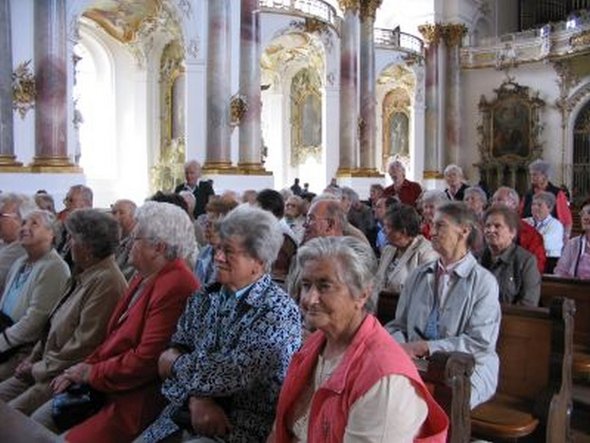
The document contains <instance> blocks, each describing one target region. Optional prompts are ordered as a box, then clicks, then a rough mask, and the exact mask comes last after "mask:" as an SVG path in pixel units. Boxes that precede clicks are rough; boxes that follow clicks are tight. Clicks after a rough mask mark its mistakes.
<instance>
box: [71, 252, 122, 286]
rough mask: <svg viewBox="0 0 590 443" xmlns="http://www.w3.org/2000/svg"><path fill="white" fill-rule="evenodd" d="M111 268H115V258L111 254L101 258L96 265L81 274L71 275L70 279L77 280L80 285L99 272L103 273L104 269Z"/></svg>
mask: <svg viewBox="0 0 590 443" xmlns="http://www.w3.org/2000/svg"><path fill="white" fill-rule="evenodd" d="M113 266H117V264H116V263H115V256H114V255H113V254H111V255H109V256H108V257H106V258H103V259H102V260H101V261H99V262H98V263H95V264H93V265H92V266H90V267H89V268H87V269H84V270H83V271H82V272H80V273H78V274H76V275H73V276H72V278H74V279H76V280H78V282H79V283H80V284H84V283H86V282H87V281H88V280H90V279H91V278H93V277H94V274H97V273H99V272H103V271H104V270H105V269H108V268H111V267H113Z"/></svg>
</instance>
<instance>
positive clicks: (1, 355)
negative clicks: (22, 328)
mask: <svg viewBox="0 0 590 443" xmlns="http://www.w3.org/2000/svg"><path fill="white" fill-rule="evenodd" d="M13 324H14V321H13V320H12V318H10V316H9V315H6V314H5V313H4V311H2V310H0V334H2V335H4V340H6V343H8V344H9V345H10V340H8V337H7V336H6V332H5V331H6V329H8V328H10V327H11V326H12V325H13ZM22 346H23V345H20V346H14V347H12V348H9V349H7V350H6V351H4V352H0V363H4V362H5V361H8V360H9V359H10V357H12V356H13V355H14V354H16V353H17V351H18V350H19V349H20V348H21V347H22Z"/></svg>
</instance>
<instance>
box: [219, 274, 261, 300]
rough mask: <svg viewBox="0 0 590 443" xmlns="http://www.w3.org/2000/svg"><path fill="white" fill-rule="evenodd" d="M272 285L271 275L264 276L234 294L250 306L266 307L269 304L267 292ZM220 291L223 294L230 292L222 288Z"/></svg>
mask: <svg viewBox="0 0 590 443" xmlns="http://www.w3.org/2000/svg"><path fill="white" fill-rule="evenodd" d="M271 284H272V280H271V278H270V275H268V274H264V275H263V276H262V277H260V278H259V279H258V280H256V281H255V282H254V283H251V284H249V285H248V286H244V287H243V288H240V289H238V290H237V291H236V292H234V293H233V294H235V296H236V298H238V299H239V300H243V301H244V302H245V303H248V304H249V305H250V306H253V307H255V308H258V307H261V306H264V305H265V304H267V303H268V302H269V299H268V296H267V294H266V290H267V289H268V287H269V286H270V285H271ZM220 290H221V291H222V292H225V291H228V290H227V289H226V288H225V287H221V289H220ZM228 292H231V291H228Z"/></svg>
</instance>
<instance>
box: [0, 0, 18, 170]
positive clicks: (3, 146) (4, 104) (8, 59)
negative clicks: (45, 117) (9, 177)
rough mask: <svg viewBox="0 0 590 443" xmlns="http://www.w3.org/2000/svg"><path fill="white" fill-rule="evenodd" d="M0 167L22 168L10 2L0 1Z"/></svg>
mask: <svg viewBox="0 0 590 443" xmlns="http://www.w3.org/2000/svg"><path fill="white" fill-rule="evenodd" d="M0 35H1V37H0V167H10V166H16V167H18V166H21V165H22V163H17V162H16V161H15V160H16V156H15V155H14V127H13V113H12V79H11V75H12V38H11V25H10V0H0Z"/></svg>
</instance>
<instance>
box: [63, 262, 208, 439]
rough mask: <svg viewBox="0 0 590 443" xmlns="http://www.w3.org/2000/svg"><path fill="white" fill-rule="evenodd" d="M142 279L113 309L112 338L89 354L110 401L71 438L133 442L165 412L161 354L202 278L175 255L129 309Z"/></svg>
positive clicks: (95, 378)
mask: <svg viewBox="0 0 590 443" xmlns="http://www.w3.org/2000/svg"><path fill="white" fill-rule="evenodd" d="M140 282H141V277H139V276H136V277H135V278H134V279H133V280H132V281H131V283H130V285H129V290H128V291H127V293H126V294H125V296H124V297H123V299H122V300H121V301H120V302H119V304H118V305H117V307H116V308H115V311H114V312H113V315H112V317H111V320H110V322H109V326H108V330H107V338H106V339H105V341H104V342H103V343H102V344H101V345H100V346H99V347H98V348H97V349H96V350H95V351H94V353H92V354H91V355H90V356H89V357H88V358H87V359H86V363H88V364H91V365H92V369H91V371H90V379H89V382H90V385H91V386H92V387H93V388H95V389H97V390H99V391H103V392H106V393H108V400H107V404H106V405H105V406H104V407H103V408H102V409H101V410H100V411H99V412H98V413H97V414H96V415H94V416H92V417H91V418H89V419H88V420H86V421H84V422H83V423H81V424H79V425H77V426H75V427H73V428H72V429H71V430H70V431H69V432H68V433H67V435H66V440H67V441H68V442H84V443H92V442H96V443H101V442H106V441H108V442H111V443H116V442H129V441H132V440H133V439H134V438H135V437H137V436H138V435H139V434H140V433H141V432H142V431H143V429H144V428H145V427H147V426H148V425H149V424H150V423H151V422H152V421H153V420H155V419H156V418H157V416H158V414H159V413H160V410H161V407H162V406H163V403H162V401H163V398H161V397H159V396H160V394H159V392H160V389H159V382H158V357H159V356H160V354H161V353H162V351H164V349H165V348H166V346H167V345H168V343H169V341H170V337H171V336H172V333H173V332H174V330H175V329H176V322H177V321H178V318H179V317H180V314H182V312H183V311H184V307H185V305H186V301H187V299H188V297H189V296H190V295H191V294H193V293H194V292H195V291H196V290H197V288H198V287H199V283H198V282H197V280H196V278H195V277H194V275H193V273H192V272H191V270H190V269H189V268H188V266H187V265H186V264H185V263H184V261H182V260H180V259H177V260H174V261H172V262H170V263H169V264H167V265H166V266H165V267H164V268H163V269H162V270H161V271H160V273H159V274H158V275H157V276H156V277H155V278H154V279H152V280H151V281H150V282H148V283H147V284H146V286H145V288H144V289H143V294H142V295H141V296H140V297H139V298H138V299H137V300H136V301H135V303H134V304H133V305H132V306H131V308H130V309H129V311H127V309H128V307H129V303H130V301H131V299H132V297H133V293H134V292H135V289H136V288H137V287H138V286H139V284H140Z"/></svg>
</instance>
